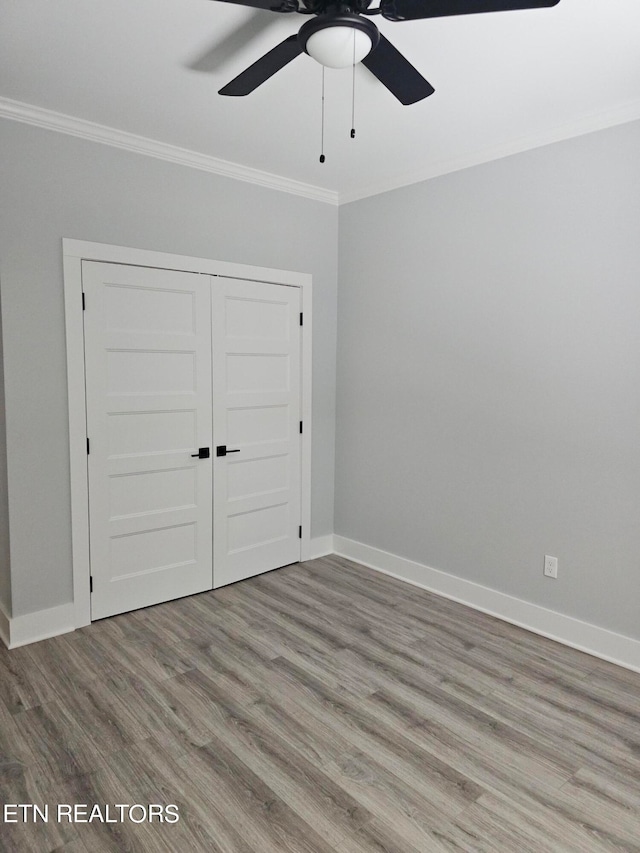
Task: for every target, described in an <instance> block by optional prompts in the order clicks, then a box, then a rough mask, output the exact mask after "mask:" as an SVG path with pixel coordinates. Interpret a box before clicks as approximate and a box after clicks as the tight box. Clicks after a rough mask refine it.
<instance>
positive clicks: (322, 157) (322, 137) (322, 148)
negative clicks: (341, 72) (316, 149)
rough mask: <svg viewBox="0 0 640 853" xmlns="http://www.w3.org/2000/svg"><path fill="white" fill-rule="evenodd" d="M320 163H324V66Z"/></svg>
mask: <svg viewBox="0 0 640 853" xmlns="http://www.w3.org/2000/svg"><path fill="white" fill-rule="evenodd" d="M320 162H321V163H324V65H323V66H322V120H321V125H320Z"/></svg>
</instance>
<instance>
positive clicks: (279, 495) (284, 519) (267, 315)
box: [212, 278, 300, 587]
mask: <svg viewBox="0 0 640 853" xmlns="http://www.w3.org/2000/svg"><path fill="white" fill-rule="evenodd" d="M299 311H300V292H299V290H298V288H295V287H287V286H284V285H277V284H264V283H257V282H248V281H239V280H237V279H226V278H218V279H216V282H215V285H214V291H213V299H212V328H213V377H214V389H215V390H214V410H213V429H214V444H215V445H225V446H226V447H227V448H228V449H229V450H233V451H239V452H234V453H232V454H228V455H226V456H216V458H215V460H214V531H215V532H214V573H213V578H214V586H215V587H219V586H223V585H224V584H228V583H232V582H233V581H237V580H241V579H242V578H246V577H250V576H251V575H255V574H259V573H261V572H265V571H269V570H270V569H274V568H277V567H279V566H284V565H287V564H288V563H293V562H296V561H297V560H299V559H300V539H299V535H298V527H299V524H300V431H299V421H300V323H299Z"/></svg>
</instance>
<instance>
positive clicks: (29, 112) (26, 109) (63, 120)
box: [0, 97, 640, 205]
mask: <svg viewBox="0 0 640 853" xmlns="http://www.w3.org/2000/svg"><path fill="white" fill-rule="evenodd" d="M0 118H7V119H11V120H12V121H19V122H23V123H24V124H31V125H34V126H35V127H41V128H44V129H45V130H55V131H57V132H58V133H66V134H68V135H69V136H75V137H78V138H80V139H87V140H90V141H91V142H100V143H102V144H103V145H111V146H112V147H114V148H122V149H124V150H125V151H132V152H134V153H136V154H143V155H145V156H147V157H155V158H156V159H159V160H165V161H167V162H169V163H177V164H179V165H181V166H188V167H189V168H192V169H199V170H200V171H203V172H210V173H213V174H216V175H222V176H224V177H226V178H231V179H233V180H237V181H245V182H246V183H250V184H255V185H257V186H262V187H267V188H269V189H274V190H279V191H280V192H286V193H291V194H293V195H298V196H302V197H304V198H309V199H313V200H314V201H321V202H325V203H326V204H333V205H342V204H349V203H350V202H353V201H360V200H361V199H364V198H369V197H371V196H375V195H380V194H381V193H385V192H390V191H391V190H396V189H401V188H402V187H406V186H410V185H411V184H417V183H421V182H422V181H428V180H430V179H431V178H437V177H440V176H441V175H447V174H450V173H451V172H459V171H462V170H463V169H469V168H471V167H472V166H480V165H482V164H483V163H490V162H491V161H493V160H501V159H502V158H504V157H510V156H511V155H513V154H520V153H522V152H524V151H531V150H532V149H535V148H542V147H543V146H545V145H553V144H554V143H556V142H563V141H564V140H567V139H572V138H574V137H578V136H584V135H586V134H589V133H595V132H597V131H599V130H606V129H607V128H609V127H615V126H616V125H621V124H627V123H629V122H632V121H638V120H640V101H633V102H631V103H628V104H623V105H621V106H618V107H614V108H613V109H611V110H606V111H604V112H600V113H595V114H593V115H589V116H584V117H582V118H580V119H578V120H576V121H574V122H570V123H568V124H565V125H561V126H559V127H557V128H553V129H551V130H547V131H544V132H542V133H539V134H533V135H531V136H525V137H520V138H518V139H514V140H510V141H508V142H505V143H503V144H501V145H498V146H493V147H491V148H487V149H484V150H483V151H477V152H475V153H473V154H470V155H468V156H465V157H458V158H451V159H448V160H440V161H437V162H435V163H431V164H430V165H429V166H426V167H425V168H424V169H418V170H414V171H412V172H408V173H404V174H402V175H398V176H395V177H393V178H390V179H388V180H384V181H379V182H377V183H375V184H368V185H367V186H364V187H360V188H359V189H354V190H347V191H346V192H342V193H338V192H336V191H334V190H328V189H324V188H323V187H317V186H314V185H313V184H305V183H303V182H302V181H295V180H292V179H291V178H285V177H283V176H281V175H274V174H272V173H271V172H264V171H262V170H260V169H252V168H250V167H249V166H242V165H240V164H239V163H231V162H230V161H228V160H221V159H219V158H217V157H211V156H209V155H207V154H202V153H200V152H197V151H190V150H189V149H187V148H180V147H178V146H176V145H170V144H168V143H165V142H159V141H157V140H155V139H149V138H147V137H145V136H138V135H137V134H134V133H128V132H127V131H123V130H117V129H116V128H113V127H108V126H107V125H103V124H97V123H95V122H92V121H86V120H85V119H80V118H76V117H74V116H69V115H65V114H64V113H58V112H55V111H54V110H48V109H45V108H44V107H36V106H34V105H33V104H27V103H24V102H22V101H14V100H12V99H11V98H3V97H0Z"/></svg>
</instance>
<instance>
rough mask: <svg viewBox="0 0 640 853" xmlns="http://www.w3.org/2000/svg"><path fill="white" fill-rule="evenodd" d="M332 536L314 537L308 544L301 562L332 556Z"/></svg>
mask: <svg viewBox="0 0 640 853" xmlns="http://www.w3.org/2000/svg"><path fill="white" fill-rule="evenodd" d="M333 551H334V549H333V534H331V533H330V534H329V535H328V536H316V538H315V539H312V540H311V542H309V550H308V551H307V552H306V553H305V554H304V556H303V558H302V559H303V560H317V559H318V557H326V556H327V554H333Z"/></svg>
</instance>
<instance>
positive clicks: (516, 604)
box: [333, 536, 640, 672]
mask: <svg viewBox="0 0 640 853" xmlns="http://www.w3.org/2000/svg"><path fill="white" fill-rule="evenodd" d="M333 540H334V552H335V553H336V554H338V555H339V556H340V557H346V558H347V559H349V560H354V561H355V562H357V563H361V564H362V565H364V566H368V567H369V568H370V569H375V570H376V571H377V572H382V573H383V574H385V575H391V577H394V578H398V579H399V580H402V581H405V582H407V583H410V584H413V585H414V586H419V587H421V588H422V589H426V590H428V591H429V592H434V593H436V594H437V595H441V596H443V597H444V598H450V599H452V600H453V601H459V602H460V603H461V604H466V605H467V606H468V607H473V608H474V610H480V611H482V612H483V613H488V614H490V615H491V616H496V617H497V618H498V619H502V620H504V621H505V622H511V623H512V624H513V625H518V626H519V627H520V628H526V629H527V630H528V631H533V633H535V634H540V635H542V636H543V637H549V639H551V640H556V641H557V642H558V643H563V644H564V645H565V646H571V647H572V648H574V649H579V650H580V651H582V652H586V653H587V654H590V655H594V657H597V658H601V659H602V660H606V661H610V662H611V663H615V664H618V665H619V666H623V667H625V668H626V669H632V670H634V671H635V672H640V640H634V639H632V638H631V637H625V636H623V635H622V634H616V633H614V632H613V631H608V630H607V629H606V628H599V627H598V626H597V625H592V624H590V623H589V622H582V621H580V620H579V619H575V618H573V617H572V616H566V615H564V614H563V613H557V612H556V611H555V610H547V608H546V607H541V606H540V605H539V604H532V603H531V602H529V601H523V600H522V599H520V598H514V597H513V596H511V595H507V594H506V593H504V592H498V590H495V589H490V588H489V587H486V586H481V585H480V584H477V583H474V582H473V581H468V580H464V578H458V577H455V576H454V575H450V574H447V573H446V572H442V571H439V570H438V569H431V568H429V566H424V565H422V564H421V563H416V562H413V561H412V560H407V559H405V558H404V557H397V556H396V555H395V554H389V553H388V552H387V551H381V550H380V549H378V548H372V547H371V546H369V545H363V544H362V543H361V542H356V541H354V540H353V539H346V538H345V537H343V536H334V537H333Z"/></svg>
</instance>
